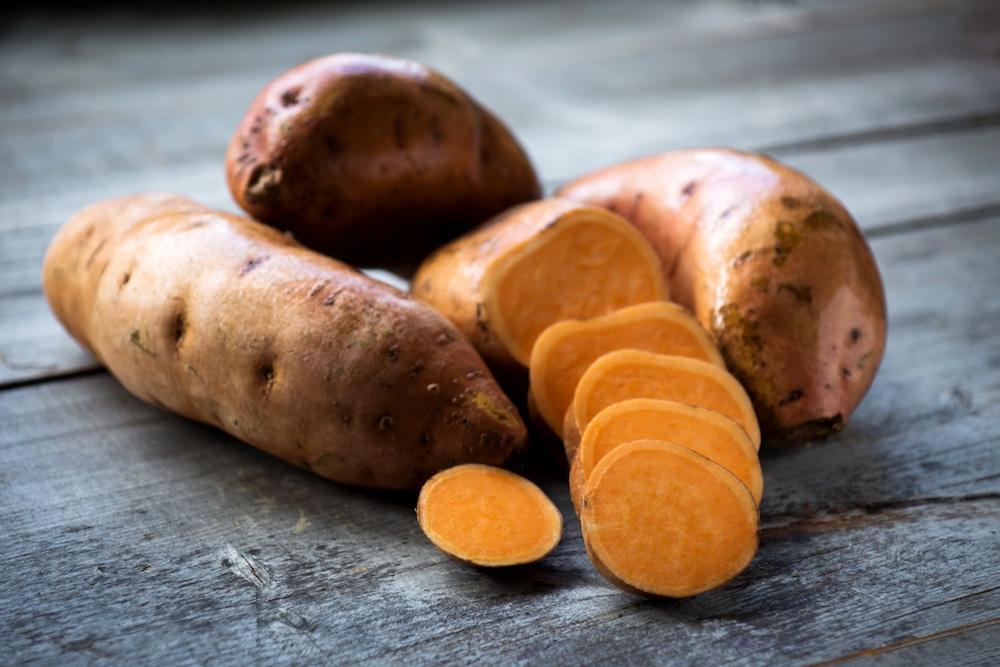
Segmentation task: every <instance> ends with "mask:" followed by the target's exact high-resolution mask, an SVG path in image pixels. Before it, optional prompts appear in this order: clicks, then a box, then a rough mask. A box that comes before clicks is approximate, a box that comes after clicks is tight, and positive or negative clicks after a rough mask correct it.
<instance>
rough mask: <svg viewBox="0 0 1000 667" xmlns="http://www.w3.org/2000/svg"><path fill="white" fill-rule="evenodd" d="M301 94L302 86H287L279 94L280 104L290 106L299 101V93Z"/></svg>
mask: <svg viewBox="0 0 1000 667" xmlns="http://www.w3.org/2000/svg"><path fill="white" fill-rule="evenodd" d="M301 94H302V86H295V87H293V88H289V89H288V90H286V91H285V92H283V93H282V94H281V106H284V107H290V106H293V105H295V104H298V102H299V95H301Z"/></svg>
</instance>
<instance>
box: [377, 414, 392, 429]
mask: <svg viewBox="0 0 1000 667" xmlns="http://www.w3.org/2000/svg"><path fill="white" fill-rule="evenodd" d="M395 423H396V420H395V419H393V418H392V415H382V416H381V417H379V418H378V423H377V426H378V430H379V431H382V432H386V431H389V430H391V429H392V427H393V425H394V424H395Z"/></svg>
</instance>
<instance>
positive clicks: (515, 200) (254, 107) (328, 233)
mask: <svg viewBox="0 0 1000 667" xmlns="http://www.w3.org/2000/svg"><path fill="white" fill-rule="evenodd" d="M226 175H227V179H228V181H229V189H230V190H231V191H232V193H233V197H235V199H236V201H237V203H239V205H240V206H241V207H242V208H243V210H245V211H246V212H247V213H249V214H250V215H252V216H253V217H255V218H257V219H259V220H261V221H263V222H266V223H268V224H271V225H273V226H275V227H278V228H279V229H286V230H289V231H291V232H292V233H294V234H295V236H296V238H297V239H299V240H300V241H302V242H303V243H304V244H306V245H307V246H310V247H313V248H316V249H317V250H321V251H323V252H326V253H327V254H330V255H333V256H335V257H338V258H341V259H343V260H345V261H349V262H352V263H355V264H364V263H377V264H385V263H386V262H395V263H397V265H398V263H399V262H406V261H410V262H415V261H416V260H419V259H420V258H421V257H423V256H425V255H426V254H427V252H429V251H430V250H431V249H432V248H433V247H435V246H437V245H440V244H441V243H442V242H444V241H446V240H447V239H450V238H454V237H455V236H458V235H459V234H461V233H462V232H464V231H466V230H468V229H470V228H472V227H473V226H475V225H477V224H479V223H481V222H482V221H484V220H486V219H487V218H489V217H490V216H492V215H494V214H496V213H498V212H500V211H502V210H504V209H506V208H508V207H510V206H513V205H515V204H519V203H521V202H524V201H528V200H531V199H537V198H538V197H539V196H540V195H541V187H540V185H539V182H538V177H537V176H536V174H535V171H534V169H533V168H532V166H531V162H530V161H529V159H528V157H527V155H526V154H525V152H524V150H523V149H522V148H521V146H520V145H519V144H518V142H517V140H516V139H515V138H514V136H513V135H512V134H511V133H510V131H509V130H508V129H507V128H506V127H505V126H504V125H503V124H502V123H501V122H500V121H499V120H498V119H497V118H496V117H495V116H493V115H492V114H491V113H490V112H489V111H487V110H486V109H484V108H483V107H482V106H480V105H479V104H478V103H477V102H476V100H474V99H472V98H471V97H470V96H469V95H468V94H467V93H466V92H465V91H464V90H462V89H461V88H459V87H458V86H457V85H455V84H454V83H452V82H451V81H449V80H448V79H446V78H445V77H443V76H442V75H441V74H439V73H437V72H435V71H433V70H431V69H430V68H428V67H425V66H423V65H421V64H419V63H415V62H412V61H409V60H402V59H398V58H391V57H388V56H379V55H363V54H354V53H342V54H335V55H330V56H326V57H323V58H319V59H317V60H313V61H310V62H307V63H304V64H302V65H299V66H298V67H295V68H293V69H291V70H289V71H287V72H285V73H284V74H282V75H280V76H279V77H278V78H276V79H275V80H274V81H272V82H271V83H269V84H268V85H267V86H266V87H265V88H264V89H263V90H262V91H261V92H260V94H259V95H258V96H257V98H256V99H255V100H254V101H253V103H252V104H251V105H250V108H249V109H248V110H247V112H246V114H245V115H244V117H243V119H242V120H241V121H240V124H239V127H238V128H237V130H236V133H235V134H234V135H233V138H232V140H231V142H230V144H229V149H228V151H227V153H226Z"/></svg>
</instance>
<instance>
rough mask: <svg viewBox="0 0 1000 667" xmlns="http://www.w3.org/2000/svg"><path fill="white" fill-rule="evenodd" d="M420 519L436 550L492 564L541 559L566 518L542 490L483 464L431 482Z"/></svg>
mask: <svg viewBox="0 0 1000 667" xmlns="http://www.w3.org/2000/svg"><path fill="white" fill-rule="evenodd" d="M417 521H418V522H419V523H420V527H421V528H422V529H423V531H424V534H425V535H427V538H428V539H430V541H431V542H432V543H433V544H434V546H436V547H437V548H439V549H441V550H442V551H444V552H445V553H447V554H449V555H451V556H453V557H455V558H457V559H459V560H462V561H466V562H469V563H473V564H475V565H482V566H487V567H497V566H504V565H520V564H524V563H530V562H533V561H536V560H538V559H540V558H542V557H544V556H545V555H546V554H547V553H549V552H550V551H552V549H553V548H555V546H556V544H558V543H559V538H560V536H561V534H562V516H561V515H560V514H559V510H558V509H556V506H555V505H553V504H552V501H551V500H549V499H548V497H547V496H546V495H545V494H544V493H543V492H542V490H541V489H539V488H538V487H537V486H535V485H534V484H533V483H531V482H530V481H528V480H527V479H525V478H523V477H521V476H520V475H515V474H514V473H512V472H509V471H507V470H503V469H501V468H495V467H493V466H486V465H480V464H466V465H460V466H455V467H454V468H449V469H447V470H444V471H442V472H439V473H438V474H437V475H435V476H434V477H432V478H430V479H429V480H427V483H426V484H424V487H423V488H422V489H421V491H420V498H419V500H418V501H417Z"/></svg>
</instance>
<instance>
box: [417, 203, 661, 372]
mask: <svg viewBox="0 0 1000 667" xmlns="http://www.w3.org/2000/svg"><path fill="white" fill-rule="evenodd" d="M412 291H413V294H414V295H415V296H416V297H417V298H419V299H421V300H423V301H425V302H427V303H429V304H430V305H431V306H433V307H434V308H436V309H437V310H438V311H439V312H441V313H443V314H444V315H445V316H446V317H447V318H448V319H450V320H451V321H452V322H454V323H455V324H456V325H457V326H458V328H459V330H460V331H461V332H462V333H463V334H465V335H466V336H468V337H469V339H470V340H471V341H472V343H473V345H475V346H476V349H477V350H479V352H480V354H482V355H483V358H484V359H485V360H486V363H487V364H489V366H490V367H491V368H492V369H493V370H494V373H497V374H498V375H499V376H500V378H501V380H505V379H507V378H510V377H512V376H517V375H520V376H526V375H527V373H526V368H527V365H528V361H529V359H530V357H531V348H532V346H533V345H534V344H535V339H536V338H538V336H539V334H541V333H542V331H544V330H545V329H546V328H547V327H548V326H549V325H551V324H553V323H555V322H559V321H560V320H565V319H570V318H588V317H594V316H596V315H601V314H604V313H608V312H611V311H613V310H618V309H620V308H623V307H625V306H628V305H633V304H637V303H643V302H645V301H657V300H662V299H665V298H666V297H667V291H666V288H665V283H664V280H663V275H662V271H661V270H660V265H659V261H658V260H657V258H656V255H655V253H653V251H652V248H650V246H649V243H648V242H646V240H645V239H644V238H643V237H642V235H641V234H639V233H638V232H636V230H635V229H634V228H633V227H632V226H631V225H630V224H628V222H626V221H625V220H624V219H623V218H621V217H619V216H617V215H615V214H613V213H610V212H609V211H607V210H605V209H601V208H595V207H592V206H583V205H580V204H577V203H575V202H571V201H568V200H564V199H544V200H541V201H537V202H533V203H530V204H524V205H522V206H519V207H516V208H514V209H512V210H510V211H507V212H506V213H504V214H502V215H500V216H498V217H497V218H494V219H493V220H491V221H490V222H488V223H487V224H486V225H484V226H483V227H481V228H479V229H477V230H475V231H473V232H472V233H470V234H467V235H466V236H463V237H462V238H460V239H458V240H456V241H454V242H452V243H450V244H448V245H446V246H445V247H443V248H441V249H440V250H438V251H437V252H436V253H434V255H432V256H431V257H430V258H428V259H427V260H426V261H425V262H424V263H423V265H421V267H420V268H419V270H418V271H417V273H416V275H415V276H414V278H413V286H412Z"/></svg>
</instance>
